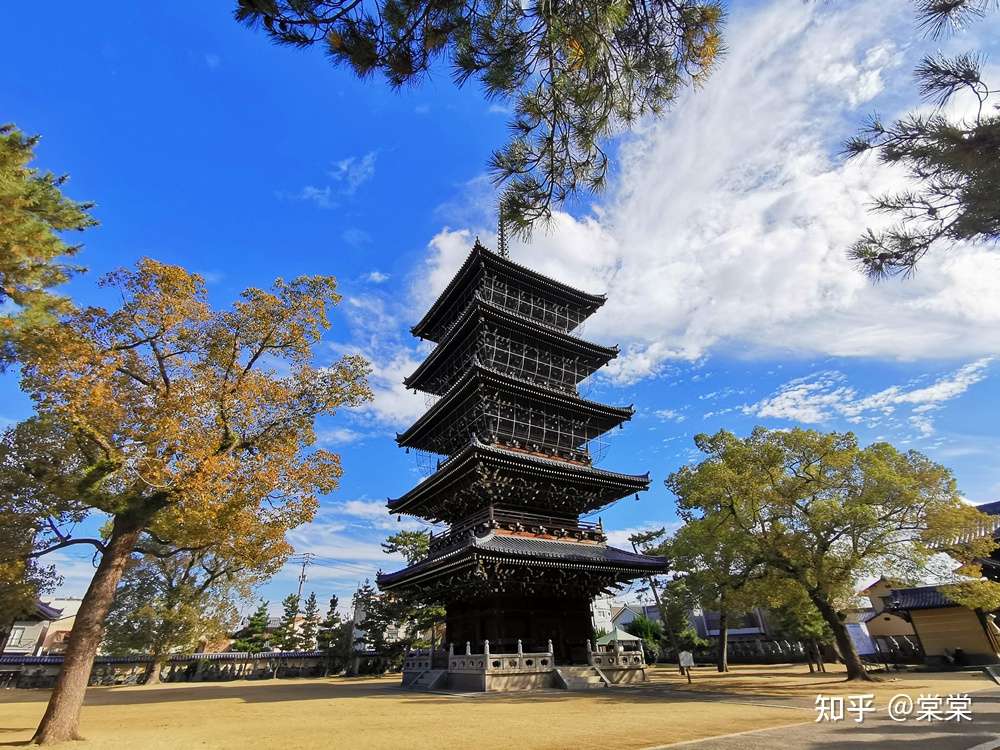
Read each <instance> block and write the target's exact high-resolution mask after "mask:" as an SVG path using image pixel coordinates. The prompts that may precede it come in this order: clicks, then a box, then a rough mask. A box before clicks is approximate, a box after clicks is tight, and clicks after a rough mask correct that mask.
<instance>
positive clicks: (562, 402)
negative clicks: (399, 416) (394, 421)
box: [396, 362, 635, 447]
mask: <svg viewBox="0 0 1000 750" xmlns="http://www.w3.org/2000/svg"><path fill="white" fill-rule="evenodd" d="M477 379H482V380H483V381H484V382H486V383H492V384H494V385H499V386H501V387H504V388H507V389H509V390H511V391H521V392H522V393H525V394H527V395H528V396H534V397H535V398H537V399H539V400H540V401H543V402H548V403H550V404H554V405H556V406H561V407H564V408H569V409H576V410H579V411H582V412H589V413H590V414H593V415H597V416H602V417H605V418H607V419H609V420H612V421H614V422H615V424H613V425H611V427H609V428H608V429H613V428H614V427H615V426H617V425H619V424H621V423H622V422H626V421H628V420H629V419H631V418H632V415H633V414H634V413H635V410H634V409H633V408H632V406H631V405H629V406H608V405H607V404H601V403H598V402H597V401H590V400H588V399H583V398H580V397H579V396H570V395H568V394H565V393H562V392H560V391H556V390H553V389H552V388H546V387H544V386H540V385H536V384H534V383H528V382H526V381H523V380H518V379H517V378H512V377H509V376H508V375H504V374H502V373H499V372H495V371H493V370H490V369H488V368H486V367H483V366H482V365H481V364H479V363H478V362H477V363H475V364H474V365H473V366H472V367H470V368H469V369H468V371H467V372H466V373H465V374H464V375H462V377H461V378H459V379H458V380H457V381H456V382H455V384H454V385H453V386H452V387H451V388H449V389H448V390H447V391H446V392H445V393H444V395H442V396H441V398H440V399H438V401H437V402H436V403H435V404H434V405H433V406H432V407H431V408H430V409H428V410H427V411H426V412H424V413H423V415H421V417H420V418H419V419H418V420H417V421H416V422H414V423H413V424H412V425H411V426H410V428H409V429H408V430H406V431H405V432H402V433H397V434H396V443H397V444H398V445H399V446H401V447H408V446H409V444H410V441H412V440H413V439H414V438H415V437H416V436H417V435H418V434H419V433H420V432H421V431H422V430H423V429H424V428H425V427H426V426H427V425H428V424H430V423H431V422H433V420H434V418H435V417H436V416H437V415H438V414H439V413H441V412H444V411H446V410H447V409H448V408H449V407H451V406H452V405H454V404H455V403H456V402H458V401H460V399H461V397H462V396H463V393H464V391H466V390H468V389H469V388H471V387H472V384H473V383H474V381H475V380H477Z"/></svg>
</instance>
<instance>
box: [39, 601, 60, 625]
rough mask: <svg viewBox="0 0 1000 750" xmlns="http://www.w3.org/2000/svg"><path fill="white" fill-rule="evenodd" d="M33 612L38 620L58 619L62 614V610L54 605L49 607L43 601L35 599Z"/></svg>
mask: <svg viewBox="0 0 1000 750" xmlns="http://www.w3.org/2000/svg"><path fill="white" fill-rule="evenodd" d="M35 614H36V615H37V616H38V619H39V620H58V619H59V617H60V615H62V610H61V609H57V608H56V607H50V606H49V605H48V604H46V603H45V602H42V601H36V602H35Z"/></svg>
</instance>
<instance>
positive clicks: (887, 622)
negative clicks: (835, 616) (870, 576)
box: [848, 576, 915, 651]
mask: <svg viewBox="0 0 1000 750" xmlns="http://www.w3.org/2000/svg"><path fill="white" fill-rule="evenodd" d="M903 588H905V585H904V584H903V582H902V581H895V580H892V579H890V578H886V577H885V576H882V577H881V578H879V579H878V580H877V581H875V583H873V584H871V585H870V586H868V587H867V588H864V589H862V590H861V591H860V592H858V593H859V594H860V595H861V596H864V597H867V598H868V600H869V601H870V602H871V605H872V606H871V608H869V609H867V610H862V611H861V612H860V617H858V619H857V622H862V623H864V625H865V627H866V628H867V630H868V635H870V636H871V637H872V638H875V639H879V638H881V639H884V640H886V641H887V640H888V639H889V638H896V639H899V638H912V637H913V636H914V635H915V634H914V632H913V625H911V624H910V623H909V622H907V620H906V618H904V617H901V616H900V614H899V613H898V612H894V611H892V610H891V609H890V604H891V602H892V592H893V590H894V589H896V590H899V589H903ZM848 621H850V619H849V620H848ZM880 647H885V650H886V651H889V650H890V649H889V648H888V647H887V646H886V645H885V644H884V643H881V642H880Z"/></svg>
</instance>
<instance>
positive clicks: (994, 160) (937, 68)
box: [845, 0, 1000, 280]
mask: <svg viewBox="0 0 1000 750" xmlns="http://www.w3.org/2000/svg"><path fill="white" fill-rule="evenodd" d="M917 5H918V8H919V10H918V12H919V15H920V21H921V26H922V27H923V28H924V29H925V30H926V31H927V32H928V33H930V34H931V35H932V36H939V35H941V34H943V33H944V32H946V31H947V30H949V29H952V28H956V27H961V26H964V25H966V24H967V23H968V22H969V21H971V20H974V19H978V18H979V17H981V16H983V15H985V14H986V12H987V10H988V9H989V7H990V6H993V7H996V5H997V4H996V2H995V0H919V2H918V3H917ZM984 61H985V59H984V57H983V56H982V55H980V54H978V53H975V52H966V53H962V54H958V55H955V56H953V57H948V56H945V55H943V54H941V53H937V54H933V55H929V56H927V57H925V58H924V59H923V60H922V61H921V63H920V64H919V65H918V66H917V68H916V71H915V75H916V78H917V82H918V83H919V86H920V94H921V96H922V97H923V98H924V100H925V101H928V102H931V103H933V104H935V105H937V106H936V108H935V109H934V111H932V112H930V113H921V112H914V113H911V114H908V115H906V116H905V117H904V118H902V119H900V120H897V121H896V122H894V123H891V124H888V125H886V124H885V123H883V122H882V120H881V119H879V118H878V117H877V116H873V117H872V118H871V120H870V122H869V124H868V126H867V127H866V128H865V129H864V130H863V131H861V132H860V133H859V134H858V135H857V136H855V137H854V138H852V139H851V140H849V141H848V142H847V144H846V147H845V150H846V153H847V154H848V155H849V156H858V155H860V154H864V153H869V152H874V153H876V154H877V155H878V158H879V160H880V161H882V162H884V163H886V164H897V165H899V166H901V167H903V168H904V169H905V170H906V172H907V174H908V176H909V178H910V180H911V182H912V183H913V184H914V187H913V188H911V189H908V190H904V191H902V192H900V193H894V194H887V195H880V196H877V197H876V198H875V200H874V207H873V210H874V211H876V212H878V213H882V214H888V215H890V216H893V217H896V218H897V219H898V221H897V223H896V224H895V225H893V226H891V227H890V228H888V229H885V230H882V231H874V230H871V229H869V230H868V231H867V232H866V233H865V234H864V235H863V236H862V237H861V239H859V240H858V241H857V242H855V243H854V245H853V247H852V248H851V250H850V255H851V257H852V258H854V259H855V260H856V261H857V262H858V264H859V265H860V266H861V268H862V269H863V270H864V272H865V273H867V274H868V275H869V276H870V277H871V278H873V279H876V280H878V279H883V278H886V277H889V276H894V275H898V274H903V275H905V276H909V275H911V274H912V273H913V271H914V270H915V268H916V266H917V263H918V262H919V261H920V260H921V258H923V257H924V256H925V255H926V254H927V253H928V252H930V251H931V250H932V249H934V248H935V247H938V248H942V249H943V248H946V247H948V246H949V245H953V244H955V243H956V242H989V243H995V242H996V241H997V240H998V239H1000V109H998V107H997V106H996V104H995V102H994V101H992V98H993V97H994V96H995V95H996V93H997V90H996V89H991V88H990V86H989V84H988V83H987V82H986V81H985V80H984V79H983V64H984ZM962 92H964V93H965V94H967V95H971V97H972V98H973V101H975V102H977V103H978V106H977V107H976V108H975V115H974V116H973V117H971V118H956V117H953V116H951V115H949V114H947V113H946V112H945V111H944V105H946V104H948V102H949V101H950V100H951V99H952V97H954V96H955V95H956V94H959V93H962Z"/></svg>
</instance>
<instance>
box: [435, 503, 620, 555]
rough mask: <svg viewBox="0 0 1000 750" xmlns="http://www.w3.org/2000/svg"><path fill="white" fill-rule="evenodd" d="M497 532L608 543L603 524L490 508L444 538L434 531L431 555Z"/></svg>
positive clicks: (465, 521) (455, 528)
mask: <svg viewBox="0 0 1000 750" xmlns="http://www.w3.org/2000/svg"><path fill="white" fill-rule="evenodd" d="M496 530H503V531H509V532H512V533H519V534H537V535H539V536H551V537H555V538H557V539H564V540H566V541H579V542H606V541H607V539H608V538H607V536H606V535H605V534H604V526H603V525H602V524H601V522H600V521H598V522H597V523H591V522H589V521H579V520H576V519H573V518H566V517H565V516H563V517H559V516H545V515H539V514H536V513H524V512H522V511H518V510H508V509H507V508H494V507H493V506H492V505H491V506H489V507H487V508H484V509H483V510H481V511H479V512H478V513H475V514H473V515H471V516H469V517H467V518H465V519H463V520H462V521H461V522H459V523H457V524H453V525H452V526H451V528H450V529H448V531H446V532H444V533H443V534H437V535H435V534H434V532H433V531H432V532H431V537H430V544H429V547H428V551H429V552H430V555H431V556H432V557H433V556H434V555H437V554H440V553H441V552H444V551H445V550H446V549H448V548H449V547H451V546H452V545H454V544H458V543H460V542H462V541H464V540H466V539H468V538H469V537H471V536H476V537H479V536H484V535H486V534H488V533H489V532H490V531H496Z"/></svg>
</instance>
